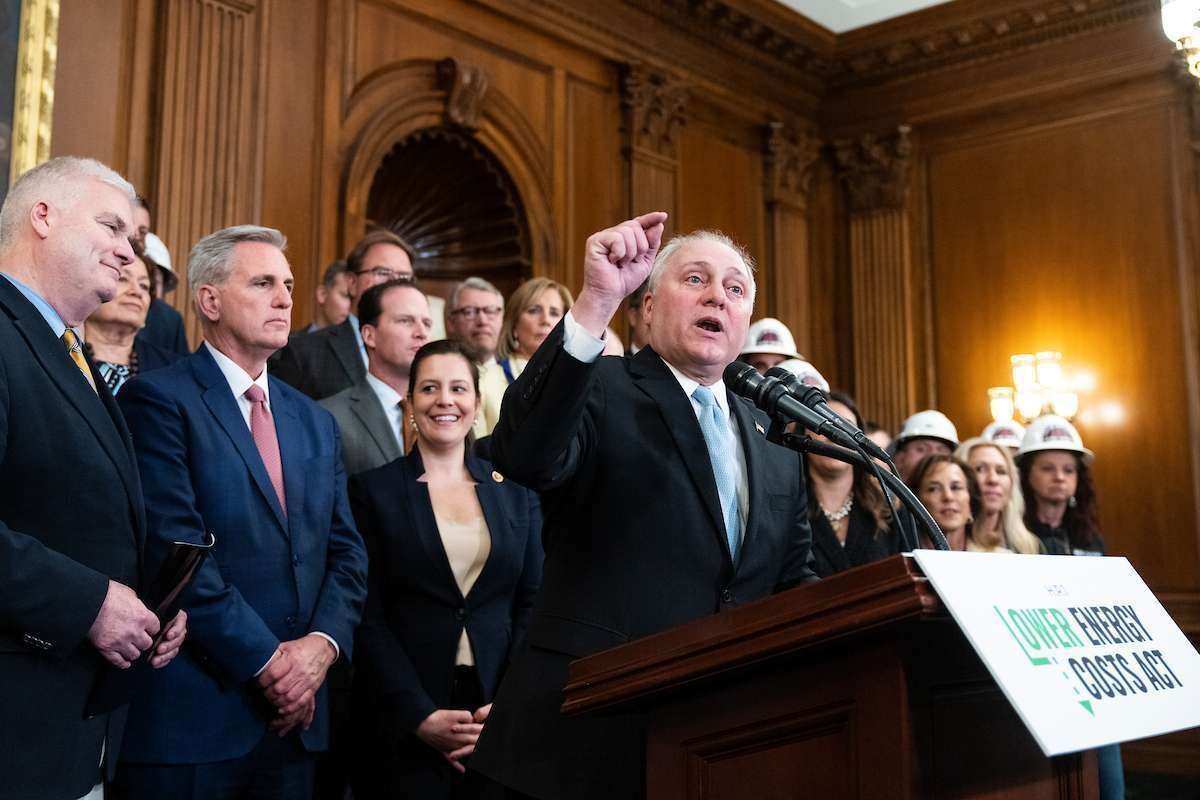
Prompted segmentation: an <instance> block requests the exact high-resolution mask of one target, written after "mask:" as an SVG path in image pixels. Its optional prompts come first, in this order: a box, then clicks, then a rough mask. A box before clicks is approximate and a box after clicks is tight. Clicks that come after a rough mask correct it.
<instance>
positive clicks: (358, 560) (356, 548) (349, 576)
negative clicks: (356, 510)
mask: <svg viewBox="0 0 1200 800" xmlns="http://www.w3.org/2000/svg"><path fill="white" fill-rule="evenodd" d="M325 417H326V419H327V421H328V424H329V427H330V429H331V432H332V435H333V437H334V443H335V447H334V459H333V460H334V475H333V490H334V499H333V514H332V517H331V519H330V520H329V550H328V556H327V559H326V565H325V582H324V583H322V584H321V593H320V595H318V597H317V604H316V607H315V608H314V609H313V616H312V622H311V623H310V626H309V630H310V631H320V632H321V633H324V634H326V635H327V636H332V637H333V639H334V641H336V642H337V643H338V647H339V648H341V657H343V658H351V656H352V655H353V651H354V628H355V627H356V626H357V625H358V621H359V618H360V617H361V616H362V611H363V601H364V600H365V599H366V595H367V550H366V547H365V546H364V545H363V540H362V537H361V536H359V534H358V529H357V528H356V527H355V525H354V517H353V516H352V515H351V512H350V501H349V499H348V497H347V495H346V468H345V465H344V464H343V462H342V448H341V437H340V435H339V434H338V429H337V423H335V422H334V421H333V416H332V415H328V414H326V415H325Z"/></svg>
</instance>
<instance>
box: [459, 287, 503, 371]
mask: <svg viewBox="0 0 1200 800" xmlns="http://www.w3.org/2000/svg"><path fill="white" fill-rule="evenodd" d="M503 316H504V295H502V294H500V290H499V289H497V288H496V287H495V286H493V285H492V284H490V283H488V282H487V281H485V280H484V279H483V278H467V279H466V280H465V281H463V282H462V283H460V284H459V285H458V286H456V287H454V292H453V293H451V295H450V303H449V305H448V306H447V310H446V335H447V336H448V337H449V338H451V339H454V340H456V341H458V342H461V343H462V345H463V347H464V348H466V350H467V352H469V353H470V354H471V357H472V358H474V359H475V363H476V364H478V365H479V368H480V369H481V370H482V369H484V368H485V367H487V366H488V365H489V364H493V363H495V361H496V345H497V343H498V342H499V341H500V321H501V319H502V318H503Z"/></svg>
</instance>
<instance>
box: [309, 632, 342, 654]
mask: <svg viewBox="0 0 1200 800" xmlns="http://www.w3.org/2000/svg"><path fill="white" fill-rule="evenodd" d="M311 633H312V635H313V636H320V637H321V638H322V639H324V640H325V641H327V642H329V643H330V644H331V645H333V660H334V661H337V660H338V659H339V658H341V656H342V648H340V647H338V643H337V642H335V641H334V640H333V637H332V636H330V635H329V634H328V633H321V632H320V631H311Z"/></svg>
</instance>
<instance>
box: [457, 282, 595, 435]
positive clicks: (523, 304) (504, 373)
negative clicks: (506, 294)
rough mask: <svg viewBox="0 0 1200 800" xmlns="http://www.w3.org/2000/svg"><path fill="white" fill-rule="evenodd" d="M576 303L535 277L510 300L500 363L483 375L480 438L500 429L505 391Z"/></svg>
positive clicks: (566, 291)
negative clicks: (501, 407) (501, 404)
mask: <svg viewBox="0 0 1200 800" xmlns="http://www.w3.org/2000/svg"><path fill="white" fill-rule="evenodd" d="M572 302H573V298H572V297H571V292H570V290H569V289H567V287H565V286H563V285H562V284H561V283H557V282H556V281H552V280H550V279H549V278H531V279H530V280H527V281H525V282H524V283H522V284H521V285H520V286H518V287H517V290H516V291H515V292H513V293H512V297H510V298H508V301H507V302H506V303H505V304H504V322H503V323H501V325H500V339H499V342H498V344H497V347H496V361H495V362H493V363H491V364H489V365H488V366H487V367H486V368H485V369H484V370H483V372H482V374H480V376H479V388H480V391H481V393H482V400H481V403H480V408H479V417H480V420H481V422H480V423H479V424H477V425H476V426H475V433H476V434H477V435H479V436H487V435H488V434H490V433H491V432H492V429H493V428H495V427H496V422H497V420H499V419H500V402H501V401H502V400H504V392H505V391H506V390H507V389H508V387H509V384H511V383H512V382H513V381H515V380H516V379H517V378H518V377H519V376H520V374H521V373H522V372H523V371H524V370H525V365H526V364H528V363H529V359H531V358H533V354H534V353H535V352H536V351H537V349H538V348H539V347H541V345H542V342H544V341H545V340H546V337H547V336H549V335H550V331H552V330H554V326H555V325H557V324H558V323H559V321H560V320H561V319H562V318H563V316H564V315H565V314H566V313H567V312H568V311H570V310H571V303H572Z"/></svg>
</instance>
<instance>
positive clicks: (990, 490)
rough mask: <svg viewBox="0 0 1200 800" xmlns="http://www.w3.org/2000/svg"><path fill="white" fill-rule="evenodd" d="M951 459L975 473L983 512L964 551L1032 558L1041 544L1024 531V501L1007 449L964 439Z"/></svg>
mask: <svg viewBox="0 0 1200 800" xmlns="http://www.w3.org/2000/svg"><path fill="white" fill-rule="evenodd" d="M954 455H956V456H958V458H960V459H962V460H963V461H964V462H966V463H967V465H968V466H969V467H970V468H971V470H972V471H973V472H974V473H975V479H976V481H977V482H978V483H979V491H980V499H981V500H982V502H983V511H982V513H981V515H980V519H978V520H976V521H975V525H974V526H973V527H972V536H971V539H970V541H968V542H967V549H968V550H976V551H982V552H1000V553H1003V552H1013V553H1026V554H1029V555H1036V554H1038V553H1040V552H1043V551H1042V547H1041V543H1040V542H1039V541H1038V538H1037V537H1036V536H1035V535H1033V534H1032V533H1031V532H1030V531H1029V529H1028V528H1026V527H1025V522H1024V517H1025V501H1024V499H1023V497H1022V495H1021V488H1020V486H1019V485H1018V483H1017V482H1018V480H1019V478H1018V474H1017V466H1016V464H1015V463H1014V462H1013V458H1012V455H1010V454H1009V452H1008V448H1006V447H1004V446H1003V445H999V444H996V443H995V442H991V441H988V440H987V439H984V438H982V437H978V436H977V437H975V438H974V439H968V440H967V441H965V442H963V443H962V444H961V445H959V446H958V450H957V451H955V453H954Z"/></svg>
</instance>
